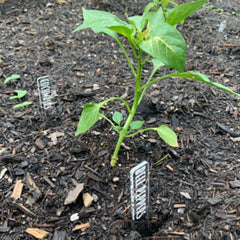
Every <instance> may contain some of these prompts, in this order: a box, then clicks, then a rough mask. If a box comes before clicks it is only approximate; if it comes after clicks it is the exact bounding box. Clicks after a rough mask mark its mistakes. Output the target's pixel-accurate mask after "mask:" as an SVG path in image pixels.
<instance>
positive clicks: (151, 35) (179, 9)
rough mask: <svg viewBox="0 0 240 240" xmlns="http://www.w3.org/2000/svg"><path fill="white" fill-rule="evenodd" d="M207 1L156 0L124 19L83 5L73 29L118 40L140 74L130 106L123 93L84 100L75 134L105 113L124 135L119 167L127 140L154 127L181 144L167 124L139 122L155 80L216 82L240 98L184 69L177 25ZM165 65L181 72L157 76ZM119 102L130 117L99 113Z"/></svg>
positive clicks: (169, 141) (174, 144) (171, 141)
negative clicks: (145, 72) (80, 18)
mask: <svg viewBox="0 0 240 240" xmlns="http://www.w3.org/2000/svg"><path fill="white" fill-rule="evenodd" d="M206 2H207V0H198V1H195V2H189V3H184V4H181V5H177V4H176V3H175V2H174V1H170V0H153V1H152V2H150V3H148V4H147V5H146V7H145V9H144V12H143V14H142V15H137V16H132V17H128V16H127V15H126V20H127V21H122V20H121V19H119V18H118V17H117V16H115V15H113V14H111V13H108V12H105V11H99V10H87V9H84V8H83V18H84V21H83V24H82V25H80V26H79V27H78V28H76V29H75V30H74V31H73V32H77V31H80V30H82V29H87V28H90V29H92V30H93V32H95V33H103V34H106V35H109V36H110V37H112V38H113V39H115V40H116V41H117V43H118V44H119V46H120V48H121V50H122V51H123V53H124V55H125V57H126V60H127V62H128V65H129V67H130V70H131V72H132V75H133V77H134V78H135V92H134V99H133V103H132V105H131V107H130V105H129V104H128V103H127V101H126V100H124V99H122V98H119V97H113V98H109V99H106V100H104V101H102V102H100V103H91V104H85V106H84V108H83V111H82V113H81V117H80V120H79V123H78V126H77V131H76V133H75V135H76V136H78V135H79V134H82V133H84V132H86V131H87V130H89V129H90V128H91V127H92V126H93V125H94V124H95V123H96V122H97V121H98V119H99V118H100V117H102V118H104V119H106V120H107V121H108V122H109V123H110V124H111V125H112V126H113V129H114V130H116V131H117V133H118V134H119V137H118V141H117V144H116V147H115V150H114V153H113V155H112V158H111V166H115V165H116V163H117V160H118V153H119V149H120V146H121V144H122V143H123V140H124V139H125V138H127V137H133V136H135V135H136V134H138V133H141V132H144V131H148V130H154V131H156V132H157V133H158V135H159V137H160V138H161V139H162V140H163V141H164V142H166V143H167V144H168V145H170V146H172V147H178V142H177V136H176V134H175V132H174V131H173V130H172V129H171V128H169V127H168V126H166V125H161V126H159V127H150V128H142V126H143V123H144V122H143V121H134V115H135V113H136V110H137V107H138V106H139V104H140V102H141V100H142V98H143V96H144V94H145V92H146V89H147V88H148V87H149V86H150V85H151V84H153V83H156V82H158V81H160V80H162V79H166V78H172V77H183V78H188V79H193V80H196V81H200V82H203V83H206V84H209V85H212V86H215V87H217V88H219V89H222V90H224V91H226V92H229V93H232V94H235V95H236V96H239V97H240V94H237V93H235V92H233V91H232V90H231V89H229V88H227V87H225V86H224V85H221V84H219V83H216V82H211V81H210V80H209V79H208V77H207V76H206V75H204V74H202V73H199V72H196V71H187V72H184V65H185V55H186V44H185V41H184V38H183V36H182V35H181V33H180V32H179V31H178V30H177V29H176V26H177V24H178V23H183V22H184V20H185V18H186V17H188V16H189V15H191V14H192V13H194V12H195V11H196V10H198V9H199V8H200V7H201V6H202V5H203V4H205V3H206ZM119 35H122V36H124V37H125V38H126V39H127V40H128V43H129V45H130V47H131V50H132V55H133V56H134V58H135V61H136V67H135V66H134V64H133V63H132V61H131V60H130V57H129V55H128V53H127V51H126V49H125V47H124V45H123V43H122V40H121V39H120V38H119ZM150 59H151V62H152V66H153V67H152V72H151V73H150V75H149V77H148V79H147V81H146V82H143V79H142V72H143V67H144V65H145V64H146V62H147V61H149V60H150ZM163 66H167V67H169V68H171V69H175V70H176V73H170V74H167V75H164V76H160V77H155V78H154V75H155V73H156V72H157V70H158V69H159V68H161V67H163ZM114 100H118V101H122V102H123V103H124V104H125V106H126V108H127V110H128V117H127V118H126V119H125V120H124V119H123V116H122V114H121V113H120V112H115V113H114V114H113V117H112V120H111V119H109V118H108V117H106V116H105V115H104V113H102V112H101V111H100V110H101V107H102V106H103V105H104V104H106V103H108V102H111V101H114ZM123 121H124V123H123Z"/></svg>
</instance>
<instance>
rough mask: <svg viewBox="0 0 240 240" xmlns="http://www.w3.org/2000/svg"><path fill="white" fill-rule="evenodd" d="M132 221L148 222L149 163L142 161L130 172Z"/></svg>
mask: <svg viewBox="0 0 240 240" xmlns="http://www.w3.org/2000/svg"><path fill="white" fill-rule="evenodd" d="M130 183H131V185H130V190H131V209H132V220H133V221H135V220H140V219H141V218H145V219H147V221H149V191H150V189H149V186H150V185H149V163H148V162H147V161H143V162H141V163H139V164H138V165H137V166H135V167H134V168H132V169H131V171H130Z"/></svg>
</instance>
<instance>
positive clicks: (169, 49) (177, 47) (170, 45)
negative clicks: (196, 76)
mask: <svg viewBox="0 0 240 240" xmlns="http://www.w3.org/2000/svg"><path fill="white" fill-rule="evenodd" d="M150 31H151V35H150V39H148V40H146V41H142V42H141V43H140V44H139V46H140V48H141V49H142V50H144V51H145V52H147V53H148V54H150V55H151V56H152V57H153V58H156V59H158V60H160V61H161V62H162V63H164V64H165V65H166V66H168V67H170V68H174V69H176V70H178V71H180V72H182V71H183V70H184V65H185V54H186V45H185V41H184V38H183V36H182V35H181V34H180V33H179V32H178V31H177V30H176V29H175V28H174V27H172V26H170V25H168V24H166V23H162V24H159V25H158V27H155V28H154V29H150Z"/></svg>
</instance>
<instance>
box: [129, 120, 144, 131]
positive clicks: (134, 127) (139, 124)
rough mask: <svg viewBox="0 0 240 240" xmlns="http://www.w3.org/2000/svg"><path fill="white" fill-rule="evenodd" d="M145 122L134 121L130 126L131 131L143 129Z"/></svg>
mask: <svg viewBox="0 0 240 240" xmlns="http://www.w3.org/2000/svg"><path fill="white" fill-rule="evenodd" d="M143 124H144V121H133V122H131V124H130V130H137V129H139V128H141V127H142V125H143Z"/></svg>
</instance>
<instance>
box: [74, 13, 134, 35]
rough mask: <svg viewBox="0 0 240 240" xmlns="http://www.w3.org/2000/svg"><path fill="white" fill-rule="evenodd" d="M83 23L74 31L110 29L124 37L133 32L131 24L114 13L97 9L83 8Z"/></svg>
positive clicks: (103, 30) (102, 30)
mask: <svg viewBox="0 0 240 240" xmlns="http://www.w3.org/2000/svg"><path fill="white" fill-rule="evenodd" d="M83 18H84V21H83V24H82V25H80V26H79V27H78V28H76V29H75V30H74V31H73V33H74V32H77V31H80V30H82V29H86V28H91V29H92V30H93V31H94V32H96V33H98V32H104V33H105V29H110V30H112V31H114V32H117V33H120V34H122V35H124V36H126V37H130V36H132V35H133V34H134V28H133V26H132V25H130V24H128V23H126V22H124V21H122V20H120V19H119V18H118V17H117V16H116V15H113V14H111V13H108V12H104V11H99V10H87V9H85V8H83Z"/></svg>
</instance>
